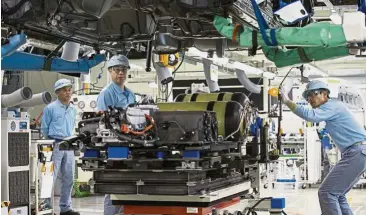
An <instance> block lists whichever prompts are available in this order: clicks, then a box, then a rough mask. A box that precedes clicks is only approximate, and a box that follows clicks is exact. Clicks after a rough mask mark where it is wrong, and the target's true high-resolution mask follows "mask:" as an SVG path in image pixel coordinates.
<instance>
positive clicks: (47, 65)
mask: <svg viewBox="0 0 366 215" xmlns="http://www.w3.org/2000/svg"><path fill="white" fill-rule="evenodd" d="M24 44H26V35H25V34H17V35H14V36H13V37H10V38H9V40H8V41H7V43H6V44H4V45H2V46H1V52H2V53H1V69H2V70H7V71H49V72H59V73H67V74H75V73H83V74H86V73H89V70H90V69H91V68H93V67H94V66H96V65H98V64H100V63H101V62H103V61H105V55H103V54H96V55H92V56H91V57H84V58H79V59H77V60H75V61H70V60H67V59H66V60H65V59H63V58H62V57H61V58H60V57H57V56H55V55H54V54H53V53H57V52H58V50H59V49H60V48H61V47H62V46H63V45H64V42H63V43H61V44H60V45H59V46H58V47H57V48H56V50H54V51H53V52H52V53H51V54H50V55H48V56H42V55H36V54H31V53H27V52H21V51H17V50H18V48H20V47H21V46H22V45H24Z"/></svg>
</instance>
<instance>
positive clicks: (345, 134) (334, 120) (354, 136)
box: [281, 80, 366, 215]
mask: <svg viewBox="0 0 366 215" xmlns="http://www.w3.org/2000/svg"><path fill="white" fill-rule="evenodd" d="M281 95H282V100H283V102H284V103H285V104H286V105H287V106H288V107H289V108H290V109H291V110H292V111H293V112H294V113H295V114H296V115H297V116H299V117H301V118H303V119H305V120H306V121H310V122H316V123H318V122H322V121H325V122H326V127H325V128H326V129H327V131H328V133H329V135H330V136H331V138H332V139H333V141H334V143H335V145H336V146H337V148H338V149H339V150H340V151H341V152H342V158H341V160H340V161H339V162H338V163H337V164H336V165H335V166H334V167H333V169H332V170H331V171H330V172H329V174H328V175H327V177H326V178H325V179H324V181H323V183H322V185H321V186H320V188H319V191H318V196H319V202H320V207H321V211H322V214H323V215H335V214H344V215H346V214H347V215H350V214H353V213H352V211H351V209H350V207H349V205H348V203H347V199H346V196H345V194H346V193H347V192H348V191H349V190H350V189H351V188H352V187H353V185H354V184H355V183H357V182H358V180H359V178H360V176H361V175H362V174H363V173H364V172H365V171H366V131H365V130H364V129H363V128H362V127H361V125H359V124H358V123H357V121H356V119H355V118H354V117H353V116H352V114H351V112H350V111H349V110H348V108H347V107H346V105H345V104H344V103H342V102H341V101H338V100H334V99H330V98H329V95H330V89H329V87H328V85H327V84H326V83H325V82H323V81H319V80H314V81H311V82H310V83H308V85H307V86H306V90H305V91H304V92H303V94H302V96H303V97H304V98H305V99H306V100H307V101H308V102H309V103H310V105H311V106H312V108H307V107H305V106H301V105H297V104H296V103H294V102H293V101H291V100H290V99H289V97H288V92H287V91H286V90H285V88H284V87H282V88H281Z"/></svg>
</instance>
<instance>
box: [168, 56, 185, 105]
mask: <svg viewBox="0 0 366 215" xmlns="http://www.w3.org/2000/svg"><path fill="white" fill-rule="evenodd" d="M184 56H185V52H183V53H182V60H181V61H180V63H179V65H178V67H177V68H176V69H175V70H174V71H173V72H172V75H173V82H174V79H175V74H176V73H177V71H178V69H179V68H180V66H182V64H183V61H184ZM166 88H167V89H168V84H167V85H166ZM172 92H173V86H172V89H170V92H169V94H168V96H167V97H166V99H165V100H166V101H168V98H169V97H170V95H171V94H172Z"/></svg>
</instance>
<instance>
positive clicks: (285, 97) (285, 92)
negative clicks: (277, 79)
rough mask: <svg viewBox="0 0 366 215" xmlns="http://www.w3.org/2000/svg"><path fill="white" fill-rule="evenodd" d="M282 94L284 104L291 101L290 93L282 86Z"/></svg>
mask: <svg viewBox="0 0 366 215" xmlns="http://www.w3.org/2000/svg"><path fill="white" fill-rule="evenodd" d="M280 93H281V98H282V101H283V102H286V101H289V100H290V98H289V97H288V93H289V92H288V91H287V90H286V87H284V86H281V87H280Z"/></svg>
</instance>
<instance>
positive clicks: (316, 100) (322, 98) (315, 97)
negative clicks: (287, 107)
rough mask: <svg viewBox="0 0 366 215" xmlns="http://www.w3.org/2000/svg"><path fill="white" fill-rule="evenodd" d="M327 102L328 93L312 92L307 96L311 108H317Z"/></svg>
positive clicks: (322, 91)
mask: <svg viewBox="0 0 366 215" xmlns="http://www.w3.org/2000/svg"><path fill="white" fill-rule="evenodd" d="M327 100H328V93H327V92H326V91H324V90H313V91H310V92H309V93H308V95H307V101H308V102H309V104H310V105H311V107H313V108H318V107H319V106H320V105H322V104H324V103H325V102H327Z"/></svg>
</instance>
